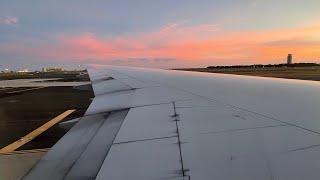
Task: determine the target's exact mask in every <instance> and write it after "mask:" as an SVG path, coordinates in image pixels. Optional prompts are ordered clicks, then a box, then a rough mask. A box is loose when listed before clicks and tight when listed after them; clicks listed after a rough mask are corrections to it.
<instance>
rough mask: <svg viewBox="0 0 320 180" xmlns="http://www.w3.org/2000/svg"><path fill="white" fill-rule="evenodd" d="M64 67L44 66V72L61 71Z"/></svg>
mask: <svg viewBox="0 0 320 180" xmlns="http://www.w3.org/2000/svg"><path fill="white" fill-rule="evenodd" d="M61 71H63V69H62V68H56V67H55V68H42V72H61Z"/></svg>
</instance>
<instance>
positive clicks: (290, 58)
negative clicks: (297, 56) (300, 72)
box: [287, 54, 292, 64]
mask: <svg viewBox="0 0 320 180" xmlns="http://www.w3.org/2000/svg"><path fill="white" fill-rule="evenodd" d="M287 64H292V54H288V57H287Z"/></svg>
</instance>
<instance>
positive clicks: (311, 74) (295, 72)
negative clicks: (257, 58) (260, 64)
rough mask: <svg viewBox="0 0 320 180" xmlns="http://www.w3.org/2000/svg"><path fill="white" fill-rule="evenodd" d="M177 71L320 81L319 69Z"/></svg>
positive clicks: (192, 69) (209, 69)
mask: <svg viewBox="0 0 320 180" xmlns="http://www.w3.org/2000/svg"><path fill="white" fill-rule="evenodd" d="M178 70H184V71H197V72H207V73H223V74H237V75H248V76H262V77H274V78H287V79H301V80H313V81H320V67H297V68H291V67H290V68H289V67H287V68H286V67H280V68H190V69H178Z"/></svg>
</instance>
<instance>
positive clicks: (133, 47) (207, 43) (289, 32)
mask: <svg viewBox="0 0 320 180" xmlns="http://www.w3.org/2000/svg"><path fill="white" fill-rule="evenodd" d="M319 32H320V26H319V25H313V26H307V27H300V28H292V29H280V30H270V31H242V32H235V31H228V30H223V27H221V25H218V24H213V25H211V24H201V25H188V23H187V22H182V23H170V24H168V25H166V26H164V27H162V28H159V30H157V31H153V32H147V33H136V34H129V35H126V36H118V37H112V38H99V37H98V36H96V35H95V34H93V33H83V34H79V35H59V36H58V37H56V38H55V40H54V41H55V42H56V43H53V44H47V43H45V42H42V43H39V42H32V43H31V44H33V45H32V46H21V45H18V44H11V45H10V44H1V43H0V53H1V52H2V53H10V52H11V53H15V54H21V56H22V55H29V56H37V57H45V58H54V59H79V60H84V59H95V60H96V61H98V62H101V63H108V62H109V63H116V61H114V60H115V59H126V60H125V61H117V62H118V63H121V64H123V65H132V66H134V65H136V66H156V67H164V66H166V67H170V66H172V67H187V66H207V65H214V64H249V63H280V62H283V59H285V57H286V55H287V54H288V53H293V54H294V57H295V59H305V60H316V58H317V57H320V50H319V47H320V34H319ZM164 57H165V58H168V59H170V58H172V59H175V61H168V62H166V61H143V60H141V58H147V59H148V58H149V59H155V58H164ZM150 63H151V64H150Z"/></svg>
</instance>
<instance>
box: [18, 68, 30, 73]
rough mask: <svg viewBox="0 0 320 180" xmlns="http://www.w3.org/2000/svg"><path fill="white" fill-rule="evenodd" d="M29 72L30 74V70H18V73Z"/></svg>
mask: <svg viewBox="0 0 320 180" xmlns="http://www.w3.org/2000/svg"><path fill="white" fill-rule="evenodd" d="M27 72H29V71H28V69H25V70H18V71H17V73H27Z"/></svg>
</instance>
